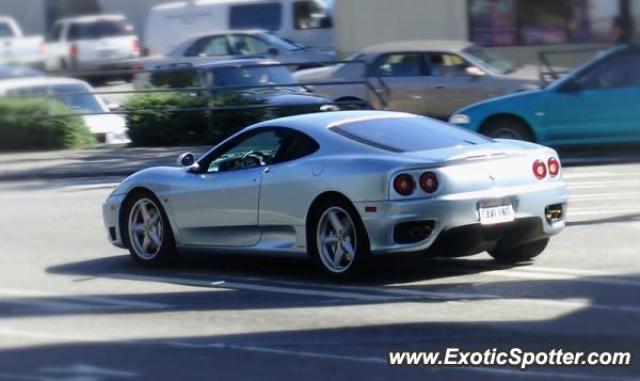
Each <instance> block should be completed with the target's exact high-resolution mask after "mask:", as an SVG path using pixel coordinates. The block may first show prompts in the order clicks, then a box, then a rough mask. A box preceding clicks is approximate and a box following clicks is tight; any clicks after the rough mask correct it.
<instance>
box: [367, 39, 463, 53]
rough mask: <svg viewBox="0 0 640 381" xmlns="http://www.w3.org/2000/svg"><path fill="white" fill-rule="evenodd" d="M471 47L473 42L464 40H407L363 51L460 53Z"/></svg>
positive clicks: (371, 47)
mask: <svg viewBox="0 0 640 381" xmlns="http://www.w3.org/2000/svg"><path fill="white" fill-rule="evenodd" d="M470 46H473V43H472V42H469V41H464V40H406V41H391V42H385V43H382V44H377V45H372V46H369V47H366V48H364V49H363V50H362V52H363V53H367V54H378V53H394V52H406V51H447V52H460V51H462V50H464V49H466V48H468V47H470Z"/></svg>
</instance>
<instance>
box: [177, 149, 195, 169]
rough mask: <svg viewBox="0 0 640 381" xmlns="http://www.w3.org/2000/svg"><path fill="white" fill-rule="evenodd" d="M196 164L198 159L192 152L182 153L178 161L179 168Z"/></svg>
mask: <svg viewBox="0 0 640 381" xmlns="http://www.w3.org/2000/svg"><path fill="white" fill-rule="evenodd" d="M195 162H196V157H195V156H193V154H192V153H191V152H185V153H181V154H180V155H178V159H177V160H176V163H177V164H178V166H179V167H191V166H192V165H193V164H194V163H195Z"/></svg>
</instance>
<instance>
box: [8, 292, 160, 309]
mask: <svg viewBox="0 0 640 381" xmlns="http://www.w3.org/2000/svg"><path fill="white" fill-rule="evenodd" d="M0 295H3V296H10V297H11V296H14V297H33V298H59V299H60V300H26V299H20V300H10V302H11V303H19V304H30V305H41V306H44V307H49V308H54V309H55V308H56V306H57V307H58V309H59V310H61V311H66V310H69V309H87V308H99V307H100V306H101V305H102V306H104V305H108V306H114V307H121V308H124V307H131V308H145V309H165V308H169V307H171V306H170V305H168V304H164V303H154V302H144V301H138V300H125V299H119V298H112V297H106V296H93V295H91V296H85V295H65V294H53V293H49V292H43V291H37V290H17V289H11V288H0ZM87 303H89V304H87ZM91 304H93V306H92V305H91Z"/></svg>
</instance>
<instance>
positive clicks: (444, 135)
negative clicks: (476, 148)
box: [332, 117, 492, 152]
mask: <svg viewBox="0 0 640 381" xmlns="http://www.w3.org/2000/svg"><path fill="white" fill-rule="evenodd" d="M332 130H333V131H335V132H337V133H339V134H341V135H343V136H345V137H347V138H350V139H353V140H355V141H358V142H361V143H364V144H367V145H370V146H372V147H377V148H382V149H385V150H387V151H392V152H415V151H425V150H432V149H439V148H449V147H455V146H460V145H469V144H471V145H476V144H486V143H491V142H492V140H491V139H488V138H485V137H483V136H481V135H478V134H476V133H473V132H470V131H467V130H464V129H461V128H458V127H455V126H451V125H449V124H446V123H442V122H439V121H436V120H433V119H428V118H424V117H406V118H384V119H375V120H368V121H361V122H354V123H347V124H344V125H341V126H337V127H334V128H332Z"/></svg>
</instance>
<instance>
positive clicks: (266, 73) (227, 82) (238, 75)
mask: <svg viewBox="0 0 640 381" xmlns="http://www.w3.org/2000/svg"><path fill="white" fill-rule="evenodd" d="M213 81H214V86H216V87H227V86H256V87H260V86H267V85H291V84H294V83H296V81H295V79H293V77H291V73H290V72H289V70H288V69H287V68H286V67H284V66H254V67H221V68H217V69H213Z"/></svg>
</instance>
